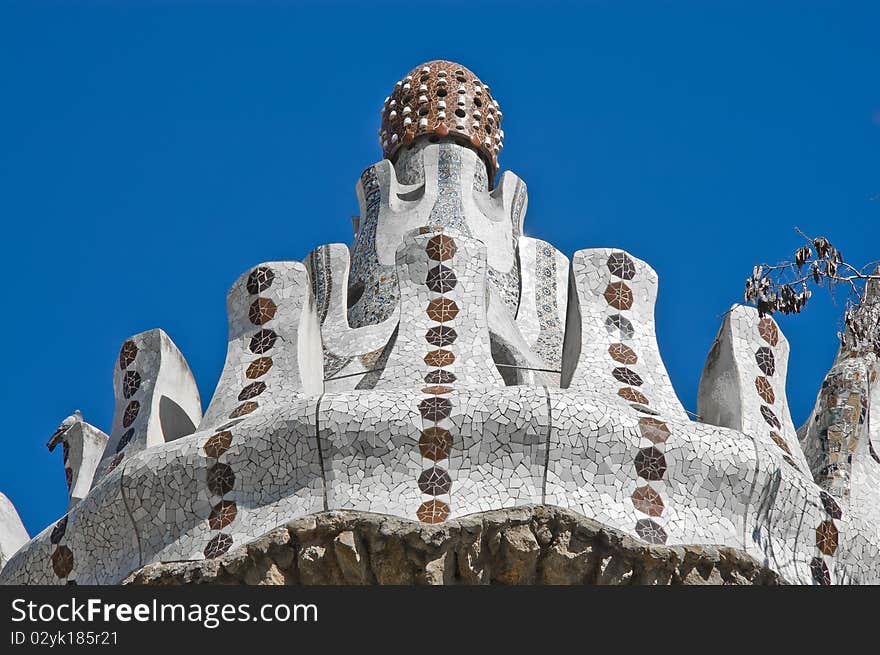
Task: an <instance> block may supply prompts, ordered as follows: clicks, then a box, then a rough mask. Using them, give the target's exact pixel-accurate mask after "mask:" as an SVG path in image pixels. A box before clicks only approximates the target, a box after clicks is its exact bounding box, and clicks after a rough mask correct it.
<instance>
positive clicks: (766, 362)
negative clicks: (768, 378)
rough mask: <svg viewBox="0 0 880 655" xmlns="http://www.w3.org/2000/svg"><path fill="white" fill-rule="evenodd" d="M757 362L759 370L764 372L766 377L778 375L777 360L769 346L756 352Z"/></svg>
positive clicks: (762, 347)
mask: <svg viewBox="0 0 880 655" xmlns="http://www.w3.org/2000/svg"><path fill="white" fill-rule="evenodd" d="M755 361H756V362H757V364H758V368H759V369H761V371H763V373H764V375H773V374H774V373H776V358H775V357H774V356H773V351H772V350H770V348H768V347H767V346H761V347H760V348H758V350H757V351H756V352H755Z"/></svg>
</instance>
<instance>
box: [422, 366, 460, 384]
mask: <svg viewBox="0 0 880 655" xmlns="http://www.w3.org/2000/svg"><path fill="white" fill-rule="evenodd" d="M425 382H427V383H428V384H452V383H453V382H455V373H453V372H452V371H444V370H443V369H437V370H436V371H430V372H429V373H428V374H427V375H425Z"/></svg>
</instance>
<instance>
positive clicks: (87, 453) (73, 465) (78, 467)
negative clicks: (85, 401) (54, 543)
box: [46, 410, 109, 510]
mask: <svg viewBox="0 0 880 655" xmlns="http://www.w3.org/2000/svg"><path fill="white" fill-rule="evenodd" d="M108 441H109V437H108V436H107V435H106V434H104V433H103V432H102V431H101V430H99V429H98V428H96V427H95V426H94V425H90V424H89V423H86V422H85V421H83V418H82V414H80V413H79V410H76V411H75V412H74V413H73V414H71V415H70V416H68V417H67V418H66V419H64V420H63V421H62V422H61V425H60V426H58V429H57V430H55V432H54V433H53V434H52V436H51V437H50V438H49V442H48V443H47V444H46V447H47V448H48V449H49V452H52V451H53V450H55V448H56V447H57V446H58V444H61V445H62V449H63V451H64V477H65V479H66V480H67V490H68V493H69V500H68V506H67V509H68V510H70V508H71V507H73V506H74V505H76V504H77V503H78V502H79V501H80V500H82V499H83V498H85V496H86V494H87V493H89V490H90V489H91V488H92V482H93V480H94V478H95V471H96V470H97V468H98V464H99V463H100V462H101V458H102V457H103V455H104V451H105V449H106V448H107V442H108Z"/></svg>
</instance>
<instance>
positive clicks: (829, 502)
mask: <svg viewBox="0 0 880 655" xmlns="http://www.w3.org/2000/svg"><path fill="white" fill-rule="evenodd" d="M819 497H820V498H821V499H822V506H823V507H824V508H825V511H826V512H828V516H830V517H831V518H833V519H839V518H842V517H843V510H841V509H840V505H838V504H837V501H836V500H834V498H833V497H832V496H831V494H829V493H828V492H826V491H820V492H819Z"/></svg>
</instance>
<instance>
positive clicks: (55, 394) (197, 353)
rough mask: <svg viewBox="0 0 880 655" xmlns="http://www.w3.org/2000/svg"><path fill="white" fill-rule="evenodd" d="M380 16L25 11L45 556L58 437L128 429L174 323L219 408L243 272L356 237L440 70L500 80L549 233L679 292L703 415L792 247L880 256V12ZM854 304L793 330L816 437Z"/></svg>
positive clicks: (56, 486) (540, 232)
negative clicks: (735, 309) (425, 82)
mask: <svg viewBox="0 0 880 655" xmlns="http://www.w3.org/2000/svg"><path fill="white" fill-rule="evenodd" d="M365 4H366V3H357V4H355V3H350V4H349V3H340V2H336V3H327V2H325V3H321V4H313V5H297V4H296V3H293V2H281V1H276V2H271V3H265V4H263V5H262V6H261V7H260V8H255V7H253V6H250V7H245V6H244V3H235V2H227V3H222V4H219V3H213V4H212V3H208V2H189V3H173V2H166V1H160V2H153V3H146V2H141V3H125V2H118V3H110V2H91V3H78V4H75V3H59V2H54V3H49V2H36V1H33V2H9V1H7V2H4V3H3V4H2V7H0V62H2V63H0V218H2V222H3V226H4V239H3V244H4V245H3V257H2V259H0V267H2V274H3V277H4V279H6V280H7V290H8V291H9V295H8V296H7V297H6V306H7V310H6V311H5V316H6V318H5V320H4V321H3V322H2V326H0V330H2V342H3V343H5V344H6V352H5V353H4V358H5V361H4V366H3V370H4V374H3V376H2V396H0V397H2V409H3V418H4V420H3V429H2V433H0V440H2V441H0V445H2V449H3V450H2V453H3V454H2V457H0V490H2V491H3V492H4V493H6V494H7V495H8V496H9V497H10V498H11V499H12V500H13V501H14V502H15V504H16V506H17V507H18V510H19V512H20V514H21V515H22V518H23V520H24V522H25V524H26V526H27V528H28V530H29V531H30V532H31V534H35V533H36V532H38V531H39V530H41V529H42V528H43V527H45V526H46V525H47V524H48V523H50V522H51V521H52V520H53V519H55V518H57V517H58V516H59V515H61V514H62V513H63V512H64V509H65V506H66V489H65V483H64V474H63V470H62V464H61V453H60V451H57V452H55V453H52V454H50V453H49V452H48V451H47V450H46V447H45V443H46V440H47V439H48V437H49V435H50V434H51V432H52V431H53V429H54V428H55V427H56V426H57V424H58V422H59V421H60V420H61V419H62V418H64V417H65V416H67V415H68V414H69V413H71V412H72V411H73V410H74V409H75V408H79V409H81V410H82V412H83V414H84V415H85V418H86V420H88V421H89V422H91V423H93V424H95V425H97V426H99V427H101V428H103V429H105V430H106V429H109V425H110V421H111V418H112V411H113V398H112V369H113V363H114V359H115V357H116V354H117V351H118V348H119V346H120V344H121V343H122V342H123V340H124V339H125V338H126V337H127V336H128V335H130V334H134V333H136V332H140V331H142V330H146V329H150V328H153V327H162V328H164V329H165V330H166V331H167V332H168V333H169V334H170V335H171V337H172V339H173V340H174V341H175V342H176V343H177V345H178V346H179V347H180V349H181V350H182V351H183V353H184V354H185V355H186V357H187V359H188V361H189V363H190V366H191V367H192V369H193V371H194V373H195V375H196V378H197V380H198V383H199V387H200V389H201V393H202V398H203V402H204V403H205V404H206V403H207V402H208V401H209V400H210V396H211V393H212V392H213V388H214V385H215V383H216V380H217V378H218V377H219V374H220V370H221V368H222V364H223V359H224V356H225V347H226V317H225V295H226V290H227V289H228V287H229V286H230V285H231V284H232V282H233V281H234V280H235V278H236V277H237V276H238V275H239V274H240V273H241V272H243V271H244V270H246V269H247V268H248V267H250V266H252V265H254V264H256V263H258V262H261V261H268V260H277V259H302V258H303V257H304V256H305V255H306V254H307V253H308V252H309V251H310V250H311V249H312V248H314V247H316V246H318V245H320V244H323V243H331V242H338V241H342V242H350V238H351V220H350V217H351V215H353V214H356V213H357V202H356V197H355V194H354V183H355V181H356V179H357V177H358V175H359V174H360V172H361V171H362V170H363V169H364V168H365V167H366V166H368V165H370V164H371V163H373V162H375V161H376V160H378V159H379V158H381V151H380V149H379V147H378V144H377V142H376V129H377V127H378V120H379V109H380V108H381V104H382V101H383V100H384V98H385V96H386V95H387V94H388V92H389V91H390V90H391V88H392V86H393V84H394V82H395V81H396V80H398V79H399V78H400V77H401V76H403V75H404V74H405V73H406V72H407V71H408V70H409V69H410V68H412V67H414V66H415V65H417V64H419V63H421V62H422V61H425V60H429V59H436V58H445V59H453V60H457V61H459V62H461V63H462V64H464V65H466V66H467V67H469V68H470V69H472V70H473V71H475V72H476V73H477V74H478V75H479V76H480V77H481V78H483V79H484V80H485V81H487V82H488V83H489V84H490V85H491V87H492V91H493V94H494V95H495V97H496V98H497V99H498V100H499V102H500V104H501V107H502V109H503V111H504V125H503V127H504V130H505V136H506V139H505V148H504V151H503V152H502V155H501V166H502V168H505V169H509V170H513V171H515V172H516V173H517V174H519V175H520V176H521V177H522V178H523V179H524V180H525V181H526V183H527V184H528V186H529V194H530V196H529V213H528V216H527V218H526V232H527V234H529V235H530V236H534V237H538V238H542V239H546V240H548V241H551V242H553V243H554V244H555V245H556V246H557V247H558V248H559V249H560V250H562V251H563V252H565V253H566V254H569V255H570V254H571V253H572V252H574V251H575V250H577V249H580V248H589V247H610V246H613V247H620V248H624V249H626V250H628V251H630V252H631V253H633V254H634V255H636V256H638V257H640V258H642V259H644V260H646V261H648V262H649V263H650V264H651V265H652V266H653V267H654V268H655V269H656V270H657V272H658V273H659V275H660V297H659V300H658V306H657V331H658V338H659V341H660V347H661V351H662V354H663V357H664V359H665V361H666V364H667V367H668V368H669V372H670V375H671V377H672V380H673V383H674V385H675V387H676V390H677V391H678V394H679V395H680V397H681V398H682V400H683V402H684V404H685V406H686V407H687V408H688V409H690V410H692V411H694V410H695V409H696V400H695V399H696V390H697V384H698V382H699V376H700V371H701V369H702V365H703V361H704V359H705V356H706V353H707V351H708V349H709V346H710V344H711V342H712V339H713V338H714V336H715V332H716V331H717V328H718V325H719V322H720V316H721V314H722V313H723V312H724V311H725V310H726V309H727V308H728V307H729V305H730V304H731V303H733V302H736V301H738V300H739V299H740V298H741V293H742V285H743V281H744V278H745V277H746V275H747V274H748V273H749V272H750V271H751V267H752V265H753V264H755V263H758V262H760V261H772V262H775V261H777V260H779V259H781V258H783V257H786V256H788V254H789V253H790V252H792V251H793V250H794V249H795V248H796V247H797V246H798V245H800V243H799V241H798V237H797V236H796V235H795V234H794V232H793V227H794V226H799V227H800V228H802V229H803V230H805V231H807V232H808V233H822V234H824V235H825V236H827V237H829V238H830V239H831V240H832V242H834V243H835V245H837V246H838V247H839V248H840V249H841V250H842V252H843V253H844V255H845V256H846V257H847V259H848V260H850V261H852V262H854V263H866V262H868V261H870V260H873V259H878V258H880V200H872V196H876V195H877V194H880V174H878V173H880V167H878V159H880V157H878V154H880V152H878V146H880V87H878V85H877V75H878V73H877V72H878V70H880V39H878V38H877V32H878V28H880V5H878V4H877V3H871V2H865V3H859V2H850V3H847V4H846V9H842V8H840V7H839V6H837V7H836V6H835V5H839V3H832V2H826V3H820V2H810V1H807V0H803V1H801V2H754V3H744V2H737V3H732V2H731V3H723V2H693V3H691V2H651V3H637V2H593V3H589V2H588V3H581V4H578V5H574V4H561V3H552V2H542V3H540V7H541V9H537V8H536V7H535V6H530V4H529V3H521V2H514V1H507V2H504V3H490V2H470V3H464V2H458V3H443V4H439V3H433V4H431V5H427V4H426V5H425V6H424V7H422V6H421V5H419V4H417V3H406V4H403V3H400V4H393V3H382V2H373V3H370V4H369V6H364V5H365ZM537 4H538V3H535V5H537ZM840 312H841V307H840V305H837V306H835V305H834V303H832V302H831V301H830V300H829V299H828V298H827V297H826V296H824V295H822V294H816V295H814V298H813V301H812V302H811V306H810V307H808V309H807V311H806V313H805V314H804V315H802V316H800V317H796V318H792V319H789V318H783V319H781V320H780V323H781V325H782V328H783V330H784V331H785V333H786V335H787V336H788V338H789V341H790V342H791V346H792V358H791V362H790V366H789V381H788V394H789V400H790V402H791V407H792V413H793V418H794V421H795V424H796V425H799V424H800V423H801V422H802V421H803V420H804V419H805V418H806V416H807V414H808V413H809V411H810V408H811V407H812V403H813V400H814V398H815V394H816V391H817V389H818V386H819V384H820V383H821V380H822V377H823V376H824V374H825V372H826V371H827V368H828V366H829V365H830V362H831V360H832V358H833V355H834V352H835V348H836V336H835V334H836V330H837V327H838V317H839V314H840Z"/></svg>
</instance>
